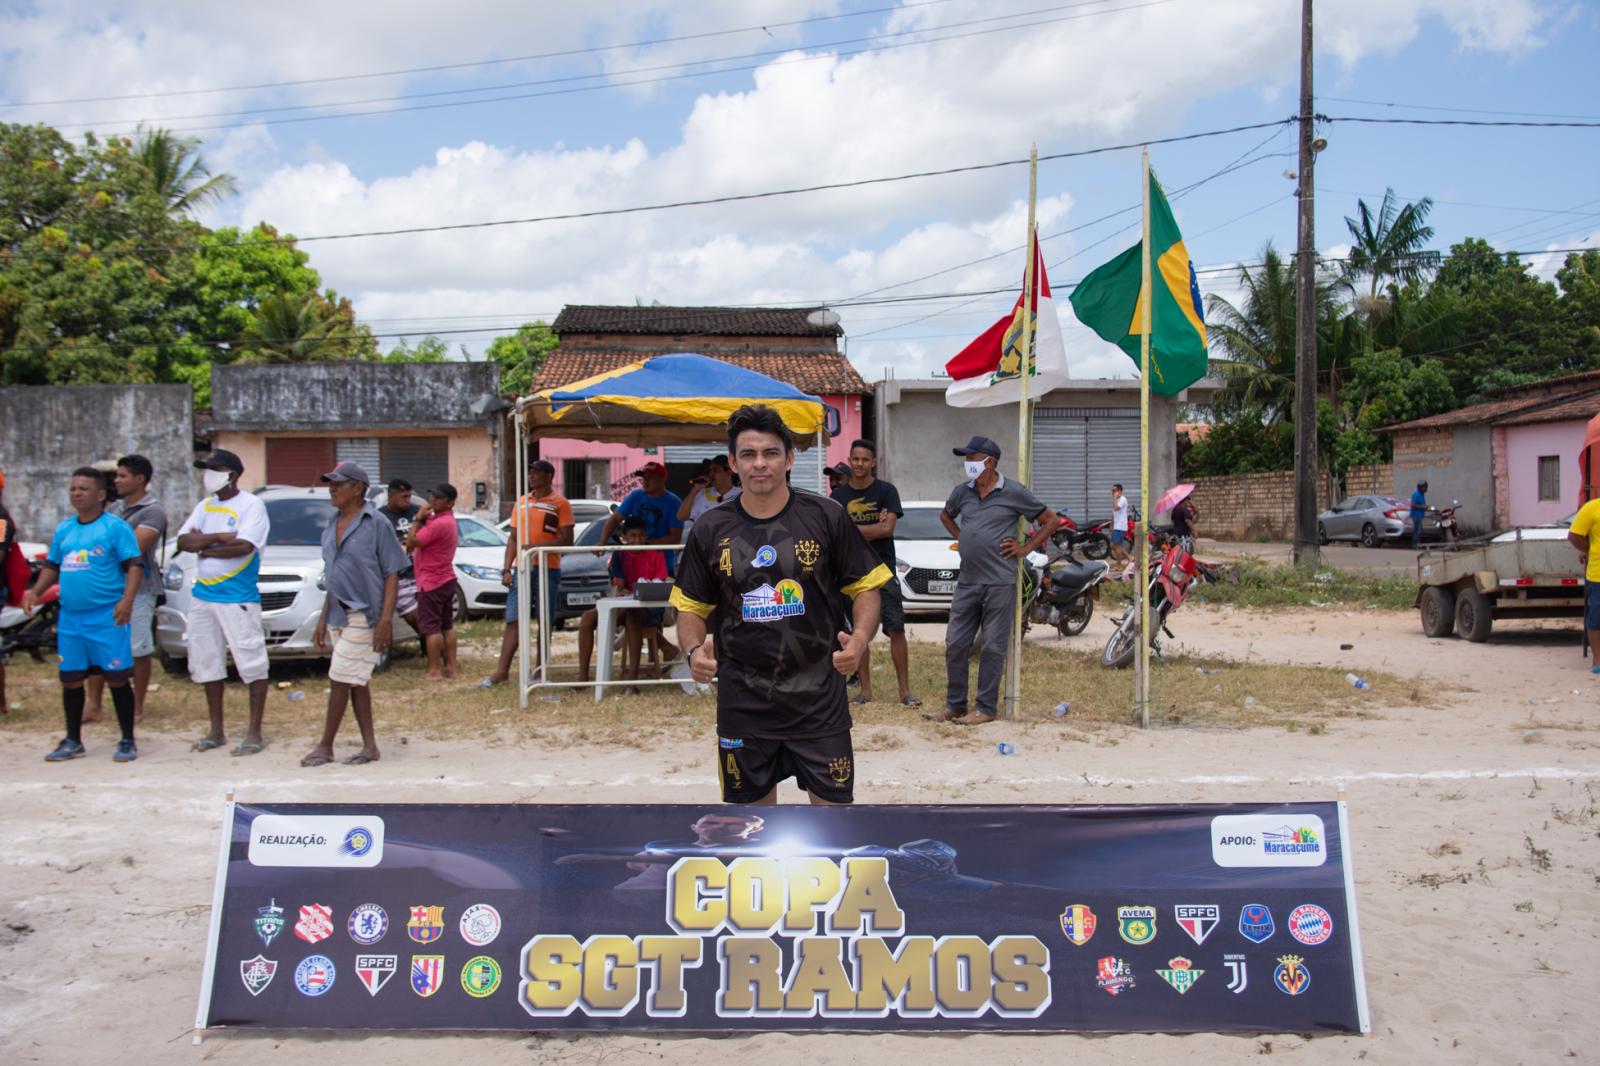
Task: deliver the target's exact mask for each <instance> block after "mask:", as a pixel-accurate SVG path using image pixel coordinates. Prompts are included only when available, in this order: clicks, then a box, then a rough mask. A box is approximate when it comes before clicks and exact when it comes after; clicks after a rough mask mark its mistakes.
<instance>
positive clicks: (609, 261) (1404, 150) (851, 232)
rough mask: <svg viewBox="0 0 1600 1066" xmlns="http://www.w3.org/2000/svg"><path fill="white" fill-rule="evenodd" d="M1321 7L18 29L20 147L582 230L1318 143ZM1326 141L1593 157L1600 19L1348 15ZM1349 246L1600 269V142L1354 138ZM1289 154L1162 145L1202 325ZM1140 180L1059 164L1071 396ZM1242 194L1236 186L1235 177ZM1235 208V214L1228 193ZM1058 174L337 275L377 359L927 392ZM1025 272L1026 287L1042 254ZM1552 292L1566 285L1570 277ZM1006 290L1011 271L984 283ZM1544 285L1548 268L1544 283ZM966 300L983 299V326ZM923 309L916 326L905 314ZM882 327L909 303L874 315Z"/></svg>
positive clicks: (1054, 264)
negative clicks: (545, 362)
mask: <svg viewBox="0 0 1600 1066" xmlns="http://www.w3.org/2000/svg"><path fill="white" fill-rule="evenodd" d="M1299 9H1300V5H1299V4H1298V3H1294V2H1292V0H1056V2H1052V0H982V2H979V0H910V2H904V3H899V4H894V3H892V2H891V0H859V2H838V0H739V2H735V0H696V2H694V3H688V2H679V3H675V4H669V3H647V2H644V0H589V2H586V3H583V4H566V3H563V4H557V3H552V2H548V0H546V2H533V3H526V2H525V3H520V4H517V3H508V2H501V3H492V2H480V0H454V2H453V3H450V4H448V5H439V4H422V3H416V2H413V0H389V2H386V3H376V2H370V3H369V2H365V0H340V2H338V3H334V4H327V3H321V4H309V3H300V2H296V0H286V2H284V3H279V4H276V5H236V4H216V3H208V2H201V0H166V2H162V3H156V2H153V0H146V2H144V3H132V2H123V0H77V2H74V0H51V2H49V3H42V2H39V3H29V2H26V0H23V2H22V3H20V4H19V3H18V2H17V0H12V2H11V3H9V4H7V5H4V6H3V8H0V101H3V103H0V119H3V120H5V121H12V122H17V121H30V122H31V121H43V122H48V123H51V124H54V125H57V126H58V127H59V128H61V129H62V130H63V131H64V132H67V133H68V134H70V135H72V136H80V135H81V134H82V133H83V132H84V131H86V130H90V129H93V130H96V131H100V132H102V133H111V132H120V131H126V130H130V129H132V128H133V127H134V126H135V125H136V124H137V123H139V122H140V121H143V122H145V123H147V124H159V125H163V126H166V127H169V128H171V129H174V130H179V131H183V132H184V133H185V135H188V136H195V137H201V138H203V139H204V142H205V143H204V148H203V151H204V153H205V155H206V157H207V158H208V159H209V160H210V161H211V163H212V164H213V165H214V167H216V168H218V169H223V170H226V171H228V172H230V173H232V174H234V175H236V177H237V178H238V180H239V184H240V190H241V191H240V195H239V196H238V197H236V198H234V199H232V200H230V201H228V202H227V203H225V204H223V205H221V206H220V207H219V208H217V209H215V210H214V211H212V212H211V213H210V214H209V215H208V216H207V221H208V222H210V223H212V224H240V225H247V226H248V225H252V224H254V223H255V222H257V221H259V220H267V221H270V222H271V223H273V224H274V225H276V226H278V227H279V228H280V229H281V230H285V231H288V232H292V233H294V234H296V235H298V236H301V237H314V236H328V235H339V234H348V233H353V232H365V231H371V230H388V229H399V228H408V227H419V226H440V225H445V226H448V225H454V224H459V223H475V222H485V221H500V220H507V219H522V218H529V217H535V216H548V215H555V214H569V213H581V212H590V211H598V210H606V209H612V208H619V207H633V206H639V205H651V204H662V203H670V202H674V201H681V200H693V199H705V198H710V197H718V196H734V195H740V194H747V193H755V192H763V191H767V190H775V189H785V188H793V187H797V186H809V185H816V184H825V183H834V182H846V181H853V180H857V179H863V178H874V177H881V176H887V175H899V174H908V173H913V172H920V171H927V170H939V169H943V168H951V167H962V166H969V165H973V164H983V163H993V162H999V161H1005V160H1015V159H1019V158H1024V157H1026V155H1027V151H1028V147H1029V145H1030V143H1037V144H1038V146H1039V150H1040V152H1041V154H1052V153H1062V152H1076V151H1082V150H1085V149H1091V148H1097V147H1101V146H1107V145H1118V144H1128V143H1135V142H1140V141H1148V140H1155V139H1160V138H1167V137H1174V136H1178V135H1182V134H1187V133H1194V132H1202V131H1210V130H1219V129H1226V128H1230V127H1235V126H1244V125H1252V124H1256V123H1267V122H1273V121H1276V120H1279V119H1282V118H1285V117H1287V116H1289V115H1291V114H1293V113H1294V111H1295V109H1296V101H1297V95H1296V94H1297V92H1298V88H1297V78H1298V33H1299ZM1318 19H1319V22H1318V26H1317V33H1318V41H1319V47H1318V50H1317V88H1318V102H1317V110H1318V112H1319V113H1322V114H1325V115H1329V116H1334V117H1335V118H1336V119H1337V118H1338V117H1341V116H1382V117H1404V118H1431V119H1470V120H1497V119H1517V118H1532V119H1537V120H1544V121H1554V120H1559V119H1567V118H1571V119H1575V120H1580V121H1581V120H1595V119H1596V118H1597V116H1596V115H1594V114H1583V112H1600V104H1596V103H1595V102H1594V99H1595V95H1596V94H1595V89H1596V88H1600V75H1597V74H1596V73H1595V71H1596V68H1595V66H1594V62H1593V56H1594V55H1595V54H1596V51H1597V47H1600V14H1597V8H1596V5H1594V4H1592V3H1585V2H1581V0H1319V3H1318ZM1322 132H1323V133H1324V135H1325V136H1326V137H1327V138H1328V141H1329V147H1328V150H1327V151H1326V152H1325V153H1324V154H1323V156H1322V157H1321V160H1320V162H1319V165H1318V170H1317V178H1318V188H1319V192H1318V208H1319V218H1318V243H1319V246H1320V247H1321V248H1323V249H1324V251H1327V252H1330V253H1332V254H1339V253H1340V252H1341V251H1342V246H1343V244H1344V242H1345V239H1346V233H1345V226H1344V222H1343V216H1345V215H1347V214H1351V213H1353V211H1354V207H1355V202H1356V199H1357V197H1358V196H1366V197H1367V198H1368V199H1369V201H1375V200H1376V199H1378V198H1380V197H1381V196H1382V194H1383V191H1384V189H1385V188H1386V187H1393V188H1394V189H1396V191H1397V192H1398V193H1400V194H1401V195H1402V196H1405V197H1411V198H1414V197H1419V196H1424V195H1426V196H1432V197H1433V198H1434V200H1435V202H1436V206H1435V209H1434V214H1433V217H1432V221H1433V223H1434V225H1435V226H1436V228H1437V230H1438V237H1439V241H1440V246H1441V247H1442V246H1443V245H1444V244H1446V243H1448V242H1451V241H1455V240H1459V239H1460V238H1462V237H1464V236H1468V235H1477V236H1486V237H1488V238H1489V239H1491V240H1492V241H1493V242H1494V243H1496V244H1497V245H1498V246H1500V247H1502V248H1506V249H1523V250H1542V249H1552V248H1569V247H1586V246H1588V245H1589V243H1591V242H1595V241H1596V239H1597V237H1600V199H1596V192H1595V189H1594V180H1593V179H1594V174H1595V173H1596V171H1597V164H1600V131H1597V130H1594V129H1506V128H1473V127H1452V126H1437V127H1425V126H1378V125H1360V124H1354V123H1350V122H1339V121H1333V122H1331V123H1329V124H1327V125H1325V126H1324V127H1323V129H1322ZM1294 147H1295V140H1294V134H1293V132H1292V130H1290V129H1288V128H1276V129H1273V128H1268V129H1257V130H1253V131H1246V132H1239V133H1232V134H1228V135H1223V136H1216V137H1210V138H1206V139H1201V140H1194V141H1189V142H1186V143H1181V144H1172V145H1166V146H1157V147H1155V148H1153V149H1152V160H1153V164H1154V166H1155V167H1156V169H1157V172H1158V174H1159V175H1160V177H1161V179H1162V180H1163V182H1164V183H1165V185H1166V186H1167V188H1168V189H1169V190H1176V189H1180V188H1182V187H1184V186H1188V185H1191V184H1194V183H1197V182H1202V181H1204V184H1201V185H1199V186H1198V187H1196V188H1195V189H1194V190H1193V191H1191V192H1189V193H1186V194H1185V195H1183V196H1182V197H1180V198H1177V199H1176V200H1175V204H1174V206H1175V208H1176V210H1177V214H1178V218H1179V223H1180V225H1181V226H1182V227H1183V229H1184V232H1185V236H1186V238H1187V242H1188V245H1189V248H1190V251H1191V253H1192V255H1193V256H1194V259H1195V262H1196V265H1197V267H1198V268H1199V269H1200V271H1201V282H1202V289H1203V290H1204V291H1207V292H1221V293H1227V292H1229V291H1231V290H1232V288H1233V284H1232V278H1233V270H1232V268H1231V266H1230V265H1231V264H1237V263H1240V262H1249V261H1251V260H1254V259H1256V258H1258V257H1259V254H1260V251H1261V248H1262V247H1263V245H1264V244H1266V243H1267V242H1268V241H1272V242H1274V243H1275V244H1276V245H1277V246H1278V247H1279V248H1280V249H1283V250H1285V251H1288V250H1292V248H1293V244H1294V212H1295V202H1294V198H1293V196H1292V192H1293V188H1294V185H1293V182H1292V181H1291V180H1289V178H1288V177H1286V176H1285V170H1292V168H1293V167H1294V165H1295V160H1294V157H1293V152H1294ZM1138 165H1139V157H1138V152H1137V151H1136V150H1134V151H1118V152H1110V153H1104V154H1097V155H1091V156H1083V157H1078V158H1069V159H1062V160H1056V161H1051V162H1047V163H1043V164H1041V165H1040V168H1039V225H1040V230H1041V233H1043V234H1046V235H1053V236H1050V237H1049V239H1048V240H1047V242H1046V244H1045V250H1046V259H1047V262H1048V263H1049V264H1050V274H1051V279H1052V282H1053V283H1054V284H1055V286H1056V287H1057V288H1058V289H1059V290H1060V292H1059V294H1058V295H1059V303H1060V305H1061V306H1062V308H1063V326H1064V327H1065V334H1066V337H1067V343H1068V348H1069V356H1070V360H1071V364H1072V370H1073V373H1074V374H1075V375H1077V376H1112V375H1122V374H1125V373H1126V372H1128V371H1129V370H1130V369H1131V367H1130V365H1129V364H1128V363H1127V361H1126V359H1125V358H1124V357H1123V356H1122V355H1121V353H1119V352H1117V351H1116V350H1115V349H1112V348H1109V347H1108V346H1105V345H1103V344H1101V343H1099V342H1098V341H1097V340H1096V339H1095V338H1094V337H1093V336H1092V335H1091V334H1088V333H1087V332H1086V331H1084V330H1083V329H1081V328H1079V327H1077V325H1076V322H1075V321H1074V320H1073V319H1072V316H1071V312H1070V309H1069V308H1067V307H1066V303H1065V299H1064V297H1065V295H1066V293H1067V292H1068V291H1070V287H1071V283H1072V282H1074V281H1075V280H1076V279H1078V278H1080V277H1081V276H1082V275H1083V274H1084V273H1085V272H1086V271H1088V270H1090V269H1092V268H1093V267H1094V266H1096V265H1098V264H1099V263H1100V262H1103V261H1104V260H1105V259H1107V258H1109V257H1110V256H1112V255H1114V254H1115V253H1116V252H1118V251H1120V250H1122V249H1123V248H1124V247H1126V246H1127V245H1129V244H1131V243H1132V242H1133V240H1134V239H1135V238H1136V229H1135V228H1133V227H1136V226H1137V221H1138V215H1137V212H1136V205H1137V204H1138V197H1139V185H1138ZM1223 171H1226V173H1219V172H1223ZM1206 179H1209V180H1206ZM1026 198H1027V171H1026V167H1021V166H1008V167H997V168H992V169H985V170H978V171H974V172H969V173H964V174H959V175H952V176H943V177H926V178H920V179H916V180H908V181H900V182H893V183H885V184H875V185H867V186H863V187H857V188H853V189H843V190H836V191H829V192H820V193H809V194H803V195H795V196H783V197H774V198H767V199H757V200H750V201H745V202H735V203H727V204H720V205H714V206H700V207H687V208H681V209H674V210H664V211H654V212H648V213H633V214H623V215H614V216H610V217H599V218H590V219H583V220H570V221H553V222H535V223H525V224H515V225H502V226H493V227H484V228H467V229H453V230H445V231H442V232H436V233H429V234H410V235H397V236H370V237H361V238H352V239H337V240H325V241H308V242H307V243H306V244H305V247H306V249H307V250H308V251H310V252H311V254H312V264H313V265H314V266H316V267H317V268H318V269H319V270H320V271H321V272H322V275H323V278H324V280H325V282H326V283H327V284H330V285H332V286H334V287H336V288H337V289H339V290H340V292H342V293H344V294H346V295H348V296H351V297H353V298H354V300H355V303H356V307H357V310H358V313H359V314H360V315H361V317H362V318H363V319H364V320H366V321H367V322H369V323H370V324H371V325H372V327H373V328H374V330H375V331H376V332H378V333H379V334H380V335H389V334H400V333H408V334H410V335H411V336H413V337H417V336H421V335H424V334H426V333H429V332H436V333H438V334H439V335H440V336H441V337H443V338H444V339H447V340H449V341H450V342H451V343H452V345H465V346H466V348H467V349H469V350H471V351H473V352H481V351H482V349H483V347H484V346H485V345H486V344H487V343H488V341H489V340H490V339H491V338H492V337H493V336H495V335H496V334H498V333H503V332H508V331H509V330H511V329H513V328H514V327H515V326H516V325H517V324H518V323H520V322H523V321H527V320H530V319H534V318H544V319H546V320H549V319H550V318H551V317H552V316H553V315H554V314H555V313H556V312H557V311H559V309H560V308H561V307H562V305H563V304H565V303H628V304H631V303H633V302H634V301H635V300H636V299H643V300H645V301H646V302H649V301H652V300H659V301H661V302H663V303H669V304H756V303H773V304H818V303H825V304H830V305H834V306H837V308H838V310H839V313H840V315H841V316H842V319H843V325H844V328H845V330H846V331H847V334H848V338H849V353H850V356H851V358H852V359H853V360H854V361H855V363H856V365H857V366H858V367H859V368H860V369H861V371H862V372H863V373H864V374H865V375H866V376H867V377H868V379H869V380H870V379H874V378H878V377H882V376H884V375H885V374H886V373H889V372H892V373H894V374H896V375H898V376H901V377H907V376H916V375H925V374H927V373H929V372H931V371H934V370H936V369H938V368H940V367H942V365H943V363H944V362H945V360H946V359H948V358H949V356H950V355H951V354H953V353H954V352H955V351H956V350H958V349H959V348H960V347H961V346H962V344H964V343H965V341H966V340H967V339H970V337H971V336H973V335H974V334H975V333H977V332H978V331H980V330H981V329H982V328H983V327H985V326H987V325H988V323H989V322H991V321H993V320H994V319H995V318H996V317H998V316H999V315H1000V314H1001V313H1003V312H1004V311H1006V310H1007V309H1008V307H1009V305H1010V302H1011V300H1012V299H1013V298H1011V297H1006V296H1003V295H988V296H977V297H973V296H970V295H965V296H964V295H960V294H963V293H971V292H973V291H976V290H984V289H992V288H996V287H1000V286H1006V285H1014V284H1017V283H1019V281H1020V276H1021V271H1022V264H1023V256H1022V254H1021V252H1020V245H1021V243H1022V241H1023V238H1024V231H1025V228H1026V227H1025V218H1026ZM1012 249H1017V250H1016V251H1011V250H1012ZM1547 259H1548V257H1547ZM975 260H977V261H978V262H974V261H975ZM1544 262H1546V260H1541V263H1544ZM952 294H954V295H952ZM887 300H895V301H898V302H884V301H887ZM873 301H877V302H873Z"/></svg>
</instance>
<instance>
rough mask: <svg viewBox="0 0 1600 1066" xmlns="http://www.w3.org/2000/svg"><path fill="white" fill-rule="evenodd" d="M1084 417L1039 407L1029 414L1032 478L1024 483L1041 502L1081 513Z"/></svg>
mask: <svg viewBox="0 0 1600 1066" xmlns="http://www.w3.org/2000/svg"><path fill="white" fill-rule="evenodd" d="M1087 439H1088V430H1087V420H1086V419H1085V418H1083V417H1082V416H1079V415H1067V414H1064V413H1061V412H1059V411H1057V410H1052V409H1049V408H1041V409H1039V410H1037V411H1035V412H1034V416H1033V478H1032V483H1031V484H1030V485H1029V486H1028V487H1029V488H1031V489H1032V490H1033V494H1034V495H1035V496H1037V497H1039V500H1040V502H1042V503H1043V504H1044V505H1045V506H1047V507H1050V508H1053V509H1054V510H1056V511H1057V512H1060V511H1062V510H1063V509H1064V510H1065V513H1067V514H1069V515H1071V516H1072V517H1073V518H1074V519H1081V518H1082V517H1083V511H1084V507H1085V505H1086V499H1085V497H1086V494H1087V490H1088V484H1087V467H1086V452H1087V449H1088V444H1087Z"/></svg>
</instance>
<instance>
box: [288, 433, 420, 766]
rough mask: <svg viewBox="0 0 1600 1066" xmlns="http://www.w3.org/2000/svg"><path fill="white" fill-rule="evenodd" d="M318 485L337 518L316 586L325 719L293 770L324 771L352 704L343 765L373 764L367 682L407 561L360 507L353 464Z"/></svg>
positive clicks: (361, 478) (377, 519) (363, 488)
mask: <svg viewBox="0 0 1600 1066" xmlns="http://www.w3.org/2000/svg"><path fill="white" fill-rule="evenodd" d="M322 480H323V481H324V482H325V483H327V486H328V499H329V501H330V502H331V503H332V504H333V506H335V507H337V508H338V509H339V513H338V514H337V515H336V516H335V517H334V520H333V521H332V522H330V523H328V528H327V529H324V530H323V531H322V572H323V583H324V584H325V585H326V586H327V590H328V591H327V595H326V596H324V597H323V600H322V617H321V618H319V619H317V631H316V635H315V638H314V639H315V641H316V645H317V647H319V648H327V647H330V646H331V647H332V649H333V660H332V661H331V662H330V663H329V664H328V717H327V720H326V721H325V722H324V723H323V727H322V740H321V741H320V742H319V743H318V744H317V746H316V747H315V748H312V749H311V752H310V753H309V754H308V755H306V757H305V758H303V759H301V760H300V765H301V766H326V765H327V764H328V763H330V762H332V761H333V741H334V738H336V737H337V736H338V735H339V723H340V722H341V721H343V719H344V709H345V706H346V704H353V705H354V707H355V712H356V724H357V725H358V726H360V728H361V750H360V751H359V752H357V753H356V754H354V755H352V756H350V758H348V759H346V760H344V762H345V765H347V766H364V765H366V764H367V763H370V762H376V761H377V759H378V739H377V737H376V735H375V734H374V732H373V728H372V690H371V689H370V688H369V687H368V683H369V682H370V681H371V680H372V670H373V667H375V666H377V665H378V662H379V661H380V660H381V659H382V658H383V653H384V652H385V651H387V650H388V649H389V642H390V640H391V639H392V637H393V626H394V601H395V597H396V595H397V594H398V592H399V589H400V571H402V570H404V569H405V568H406V566H407V565H408V563H407V560H406V553H405V550H404V549H403V548H401V547H400V542H399V541H398V540H396V539H395V535H394V527H393V526H391V525H390V524H389V523H388V521H387V520H386V519H384V518H383V516H381V515H379V514H378V512H377V511H376V510H374V509H373V507H372V505H371V504H369V503H367V486H368V485H369V484H370V483H371V481H372V479H371V478H370V477H369V476H368V475H367V472H366V470H365V469H364V468H363V467H362V466H361V465H360V464H358V463H352V462H348V461H347V462H343V463H340V464H338V465H337V466H335V467H334V468H333V469H332V470H331V471H330V472H328V473H326V474H323V475H322Z"/></svg>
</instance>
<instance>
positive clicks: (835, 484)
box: [823, 462, 851, 496]
mask: <svg viewBox="0 0 1600 1066" xmlns="http://www.w3.org/2000/svg"><path fill="white" fill-rule="evenodd" d="M823 473H825V474H827V475H828V495H829V496H832V495H833V494H834V493H835V492H838V491H839V488H840V486H842V485H845V484H848V483H849V481H850V473H851V472H850V467H849V465H848V464H846V463H843V462H838V463H834V464H833V465H832V466H830V467H828V468H827V469H826V470H824V471H823Z"/></svg>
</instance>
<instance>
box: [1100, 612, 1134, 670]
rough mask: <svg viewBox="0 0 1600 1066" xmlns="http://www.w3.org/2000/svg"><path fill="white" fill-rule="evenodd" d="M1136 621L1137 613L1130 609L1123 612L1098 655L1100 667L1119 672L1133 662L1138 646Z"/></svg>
mask: <svg viewBox="0 0 1600 1066" xmlns="http://www.w3.org/2000/svg"><path fill="white" fill-rule="evenodd" d="M1138 621H1139V613H1138V612H1137V611H1135V610H1134V609H1133V608H1132V607H1129V608H1128V609H1127V610H1126V611H1124V612H1123V614H1122V621H1120V622H1118V623H1117V628H1116V629H1115V630H1113V631H1112V633H1111V636H1110V638H1109V639H1107V641H1106V646H1105V650H1104V651H1102V652H1101V653H1100V665H1101V666H1105V667H1109V668H1110V669H1112V670H1121V669H1123V668H1124V667H1126V666H1127V665H1128V664H1129V663H1131V662H1133V653H1134V649H1135V648H1137V647H1138V644H1139V635H1138V633H1136V632H1135V628H1136V627H1137V625H1138Z"/></svg>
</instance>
